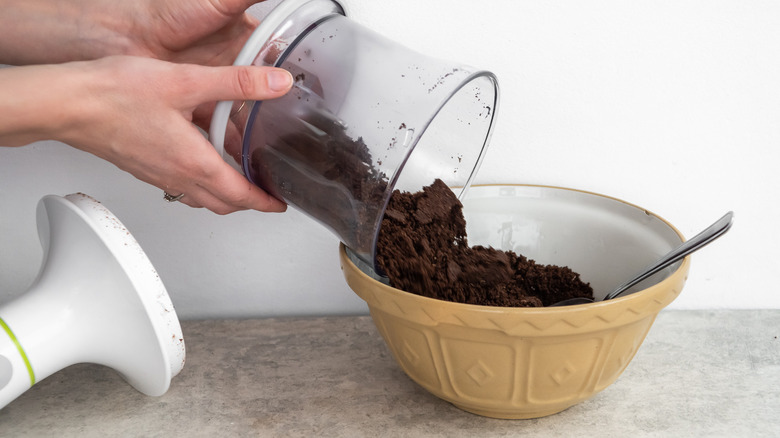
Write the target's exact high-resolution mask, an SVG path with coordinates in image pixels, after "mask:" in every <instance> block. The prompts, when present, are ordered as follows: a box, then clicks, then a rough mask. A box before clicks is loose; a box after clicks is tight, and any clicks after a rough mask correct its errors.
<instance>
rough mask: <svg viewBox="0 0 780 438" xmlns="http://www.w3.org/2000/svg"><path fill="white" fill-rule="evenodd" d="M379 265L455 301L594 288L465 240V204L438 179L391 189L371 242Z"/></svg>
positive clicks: (589, 293)
mask: <svg viewBox="0 0 780 438" xmlns="http://www.w3.org/2000/svg"><path fill="white" fill-rule="evenodd" d="M377 264H378V265H379V267H380V268H381V269H382V270H383V271H384V273H385V275H387V277H388V278H389V279H390V284H391V285H392V286H393V287H395V288H398V289H402V290H405V291H407V292H412V293H415V294H418V295H422V296H426V297H429V298H436V299H441V300H446V301H453V302H457V303H466V304H478V305H484V306H500V307H541V306H549V305H551V304H554V303H556V302H558V301H561V300H564V299H567V298H573V297H588V298H593V289H592V288H591V287H590V285H589V284H587V283H584V282H583V281H582V280H581V279H580V275H579V274H577V273H576V272H574V271H572V270H571V269H570V268H568V267H560V266H555V265H542V264H538V263H536V262H535V261H533V260H530V259H528V258H526V257H524V256H522V255H518V254H516V253H514V252H513V251H501V250H497V249H494V248H486V247H483V246H475V247H469V245H468V240H467V236H466V220H465V218H464V216H463V204H461V202H460V201H459V200H458V198H457V197H456V196H455V194H454V193H453V192H452V190H450V188H449V187H447V185H446V184H445V183H444V182H442V181H441V180H438V179H437V180H436V181H435V182H434V183H433V184H432V185H430V186H428V187H425V188H424V189H423V190H422V191H420V192H416V193H409V192H401V191H398V190H396V191H394V192H393V195H392V197H391V198H390V203H389V204H388V207H387V210H386V212H385V216H384V218H383V220H382V227H381V229H380V232H379V240H378V243H377Z"/></svg>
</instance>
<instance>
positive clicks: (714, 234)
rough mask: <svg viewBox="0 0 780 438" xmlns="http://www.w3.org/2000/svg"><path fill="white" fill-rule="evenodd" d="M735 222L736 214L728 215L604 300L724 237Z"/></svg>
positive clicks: (730, 213) (729, 213)
mask: <svg viewBox="0 0 780 438" xmlns="http://www.w3.org/2000/svg"><path fill="white" fill-rule="evenodd" d="M733 221H734V213H733V212H731V211H730V212H728V213H726V214H725V215H723V217H722V218H720V219H718V220H717V221H715V223H714V224H712V225H710V226H709V227H707V228H706V229H704V231H702V232H701V233H699V234H697V235H695V236H693V237H691V238H690V239H688V240H686V241H685V242H683V244H682V245H680V246H678V247H677V248H676V249H673V250H672V251H671V252H669V253H668V254H666V255H665V256H663V257H661V258H660V259H658V260H657V261H656V262H655V263H653V264H652V265H650V266H648V267H647V268H646V269H645V270H644V271H643V272H642V273H641V274H639V275H637V276H636V277H634V278H632V279H631V280H628V281H627V282H625V283H623V284H621V285H620V286H618V287H617V289H615V290H614V291H612V292H610V293H609V294H608V295H607V296H606V297H604V300H611V299H613V298H615V297H617V296H618V295H620V294H622V293H623V292H625V291H626V290H628V289H630V288H631V286H634V285H635V284H637V283H639V282H640V281H642V280H644V279H646V278H647V277H649V276H651V275H653V274H655V273H656V272H658V271H660V270H661V269H663V268H665V267H667V266H669V265H671V264H672V263H674V262H676V261H678V260H680V259H682V258H683V257H685V256H687V255H688V254H690V253H692V252H694V251H696V250H698V249H699V248H701V247H703V246H704V245H707V244H708V243H710V242H712V241H713V240H715V239H717V238H718V237H720V236H722V235H723V234H724V233H725V232H726V231H728V230H729V228H731V224H732V223H733Z"/></svg>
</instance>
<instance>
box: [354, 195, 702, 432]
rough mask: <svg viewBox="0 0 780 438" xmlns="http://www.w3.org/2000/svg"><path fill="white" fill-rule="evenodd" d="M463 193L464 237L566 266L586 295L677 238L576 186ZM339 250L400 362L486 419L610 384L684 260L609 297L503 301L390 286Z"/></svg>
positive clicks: (615, 281)
mask: <svg viewBox="0 0 780 438" xmlns="http://www.w3.org/2000/svg"><path fill="white" fill-rule="evenodd" d="M463 204H464V214H465V216H466V221H467V230H468V236H469V243H470V244H471V245H478V244H479V245H486V246H488V245H489V246H493V247H494V248H499V249H503V250H514V251H515V252H517V253H519V254H523V255H525V256H527V257H529V258H531V259H534V260H536V261H537V262H539V263H545V264H556V265H566V266H569V267H571V268H572V269H573V270H574V271H576V272H579V273H580V274H581V278H582V279H583V281H586V282H589V283H590V284H591V286H593V289H594V291H595V294H594V295H595V296H596V298H597V299H601V298H602V297H603V296H604V295H606V294H607V293H608V292H609V291H611V290H612V288H614V287H615V286H617V285H619V284H620V283H622V282H623V281H624V280H626V279H628V278H630V277H632V276H633V275H634V274H635V273H637V272H639V271H640V270H641V269H642V268H643V267H644V266H646V265H648V264H650V263H651V262H653V261H655V260H656V259H657V258H659V257H660V256H661V255H663V254H665V253H666V252H668V251H669V250H671V249H672V248H674V247H675V246H677V245H679V244H680V243H681V242H682V241H683V239H684V238H683V236H682V234H680V232H679V231H677V229H675V228H674V227H673V226H672V225H671V224H669V223H668V222H666V221H665V220H664V219H662V218H660V217H658V216H656V215H654V214H652V213H650V212H648V211H646V210H644V209H643V208H640V207H637V206H635V205H632V204H629V203H626V202H623V201H620V200H617V199H614V198H610V197H607V196H603V195H598V194H594V193H588V192H584V191H578V190H571V189H563V188H556V187H543V186H529V185H490V186H475V187H472V188H470V189H469V192H468V194H467V196H466V198H465V200H464V202H463ZM340 259H341V266H342V270H343V273H344V277H345V278H346V281H347V284H348V285H349V287H350V288H351V289H352V290H353V291H355V293H356V294H357V295H358V296H360V298H362V299H363V300H364V301H366V303H367V304H368V307H369V310H370V312H371V317H372V318H373V321H374V323H375V324H376V327H377V329H378V330H379V332H380V333H381V335H382V337H383V338H384V339H385V341H386V342H387V345H388V347H389V348H390V351H391V352H392V354H393V356H394V357H395V359H396V361H397V362H398V364H399V365H400V366H401V368H402V369H403V370H404V372H406V374H407V375H408V376H409V377H410V378H412V380H414V381H415V382H417V383H418V384H419V385H421V386H422V387H423V388H425V389H427V390H428V391H430V392H431V393H433V394H434V395H436V396H438V397H440V398H442V399H444V400H447V401H449V402H451V403H453V404H454V405H455V406H457V407H459V408H461V409H463V410H466V411H469V412H472V413H475V414H479V415H484V416H488V417H496V418H535V417H542V416H545V415H550V414H554V413H557V412H560V411H562V410H564V409H566V408H568V407H570V406H573V405H575V404H577V403H579V402H581V401H583V400H586V399H588V398H590V397H592V396H593V395H594V394H596V393H598V392H599V391H601V390H603V389H604V388H606V387H607V386H609V385H610V384H612V383H613V382H614V381H615V380H616V379H617V378H618V376H620V374H621V373H622V372H623V370H625V368H626V366H627V365H628V363H629V362H630V361H631V359H632V358H633V357H634V355H635V354H636V352H637V350H638V349H639V346H640V345H641V344H642V341H643V340H644V339H645V336H646V335H647V333H648V331H649V330H650V327H651V326H652V324H653V321H654V320H655V317H656V315H657V314H658V312H659V311H660V310H661V309H663V308H664V307H666V306H667V305H668V304H669V303H671V302H672V301H673V300H674V299H675V298H676V297H677V295H678V294H679V293H680V291H681V290H682V288H683V285H684V283H685V280H686V278H687V274H688V270H689V266H690V257H686V258H685V259H684V260H683V261H681V262H678V263H676V264H674V265H672V266H671V267H669V268H667V269H666V270H664V271H662V272H660V273H658V274H656V275H655V276H653V277H651V278H649V279H647V280H645V281H644V282H642V283H640V284H639V285H637V286H635V287H634V288H632V289H631V290H630V291H629V292H627V293H625V294H624V295H622V296H621V297H619V298H616V299H614V300H610V301H603V302H597V303H593V304H584V305H578V306H570V307H547V308H502V307H487V306H477V305H469V304H460V303H452V302H447V301H441V300H436V299H431V298H425V297H422V296H419V295H415V294H411V293H408V292H404V291H402V290H398V289H395V288H392V287H390V286H388V285H387V284H385V283H383V281H382V279H381V277H379V276H377V275H376V274H375V273H374V272H373V270H372V269H371V267H370V266H368V265H367V264H365V263H363V262H362V261H361V260H360V259H358V258H357V257H356V256H354V254H352V253H351V251H350V250H349V249H348V248H347V247H345V246H344V245H341V248H340Z"/></svg>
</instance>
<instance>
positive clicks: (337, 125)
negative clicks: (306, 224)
mask: <svg viewBox="0 0 780 438" xmlns="http://www.w3.org/2000/svg"><path fill="white" fill-rule="evenodd" d="M235 64H236V65H258V66H276V67H281V68H284V69H286V70H288V71H290V72H291V73H292V75H293V77H294V78H295V83H294V86H293V89H292V90H291V92H290V93H288V94H287V95H285V96H284V97H282V98H279V99H274V100H267V101H247V102H220V103H219V104H218V106H217V109H216V111H215V114H214V118H213V120H212V125H211V132H210V139H211V141H212V143H213V144H214V146H215V147H216V148H217V150H218V151H220V152H221V153H222V154H223V157H224V158H225V159H226V160H227V161H228V162H229V163H231V164H233V165H234V166H235V167H236V168H237V169H239V170H240V171H241V172H243V173H244V175H246V177H247V178H248V179H249V180H250V181H251V182H252V183H254V184H256V185H257V186H259V187H260V188H262V189H263V190H265V191H267V192H268V193H270V194H272V195H273V196H275V197H277V198H279V199H281V200H283V201H285V202H287V203H288V204H290V205H292V206H294V207H295V208H297V209H299V210H301V211H303V212H305V213H306V214H307V215H309V216H311V217H313V218H314V219H316V220H317V221H318V222H320V223H321V224H323V225H325V226H326V227H327V228H329V229H330V230H331V231H332V232H334V233H335V234H336V235H337V236H338V237H339V238H340V239H341V240H342V241H343V242H344V243H345V244H346V245H347V246H348V247H350V248H351V249H352V250H353V251H354V252H355V253H356V254H357V255H358V256H359V257H361V258H362V259H364V260H365V261H366V262H368V263H371V264H372V265H373V264H374V256H375V252H376V240H377V235H378V233H379V227H380V225H381V220H382V217H383V214H384V210H385V207H386V205H387V202H388V200H389V198H390V196H391V194H392V192H393V190H395V189H401V190H405V191H417V190H420V189H421V188H422V187H423V186H425V185H430V184H431V183H432V182H433V181H434V180H435V179H437V178H439V179H442V180H443V181H444V182H445V183H447V184H448V185H449V186H450V187H460V188H459V189H454V190H456V194H458V195H459V196H462V195H463V193H464V192H465V190H466V188H468V187H469V185H470V183H471V181H472V179H473V178H474V176H475V174H476V172H477V169H478V168H479V165H480V163H481V161H482V158H483V156H484V153H485V150H486V148H487V145H488V143H489V140H490V135H491V132H492V129H493V124H494V120H495V115H496V110H497V106H498V100H499V92H498V83H497V80H496V77H495V76H494V75H493V74H492V73H490V72H487V71H481V70H475V69H472V68H470V67H466V66H462V65H454V64H452V63H448V62H442V61H439V60H436V59H433V58H430V57H428V56H424V55H421V54H419V53H416V52H414V51H412V50H409V49H408V48H406V47H403V46H401V45H400V44H398V43H395V42H393V41H391V40H388V39H387V38H384V37H382V36H380V35H378V34H377V33H376V32H374V31H372V30H370V29H368V28H366V27H364V26H361V25H360V24H358V23H356V22H354V21H352V20H350V19H349V18H347V16H346V13H345V10H344V8H343V7H342V6H341V5H340V4H339V3H338V2H336V1H333V0H286V1H284V2H282V3H280V4H279V5H278V6H277V7H276V8H275V9H274V10H272V11H271V13H270V14H269V15H268V16H267V17H266V18H265V19H264V21H263V22H262V24H261V25H260V26H259V27H258V28H257V30H256V31H255V33H254V34H253V35H252V37H251V38H250V39H249V41H248V42H247V43H246V45H245V46H244V49H243V50H242V52H241V53H240V55H239V57H238V59H237V60H236V62H235Z"/></svg>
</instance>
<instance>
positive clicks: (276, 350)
mask: <svg viewBox="0 0 780 438" xmlns="http://www.w3.org/2000/svg"><path fill="white" fill-rule="evenodd" d="M182 327H183V331H184V337H185V341H186V343H187V363H186V365H185V367H184V370H183V371H182V372H181V373H180V374H179V375H178V376H176V377H175V378H174V379H173V381H172V384H171V388H170V390H169V391H168V392H167V393H166V394H165V395H163V396H161V397H148V396H144V395H142V394H141V393H139V392H136V391H135V390H134V389H133V388H132V387H131V386H129V385H128V384H126V383H125V382H124V380H122V379H121V377H119V375H118V374H117V373H116V372H115V371H113V370H111V369H108V368H105V367H101V366H97V365H89V364H80V365H74V366H72V367H69V368H67V369H65V370H62V371H60V372H58V373H55V374H54V375H52V376H51V377H49V378H48V379H45V380H44V381H42V382H40V383H38V384H36V385H35V386H34V387H32V388H31V389H29V390H28V391H27V392H25V393H24V394H23V395H22V396H20V397H19V398H17V399H16V400H14V401H13V402H11V403H10V404H9V405H8V406H6V407H5V408H4V409H2V410H0V436H3V437H5V436H8V437H25V436H30V437H48V436H52V437H54V436H56V437H62V436H68V437H70V436H78V437H92V436H95V437H104V436H121V437H136V436H137V437H157V436H159V437H179V436H182V437H200V436H210V437H223V436H225V437H228V436H230V437H232V436H273V437H275V436H284V437H287V436H293V437H295V436H306V437H309V436H311V437H315V436H317V437H319V436H347V437H348V436H356V437H369V436H370V437H378V436H392V437H415V436H432V437H437V436H440V437H459V436H468V437H471V436H479V437H493V436H526V435H528V436H535V437H545V436H584V437H588V436H599V437H626V436H633V437H637V436H657V437H679V436H707V437H713V436H717V437H769V436H775V437H776V436H780V414H778V412H780V339H778V336H780V310H756V311H752V310H750V311H749V310H716V311H683V310H665V311H663V312H661V314H660V315H659V317H658V319H657V320H656V322H655V324H654V326H653V327H652V329H651V330H650V333H649V335H648V336H647V339H646V340H645V342H644V344H643V345H642V347H641V348H640V349H639V352H638V353H637V355H636V357H635V358H634V360H633V361H632V362H631V364H629V366H628V368H627V370H626V371H625V372H624V373H623V375H622V376H621V377H620V378H619V379H618V381H617V382H616V383H615V384H613V385H612V386H610V387H608V388H607V389H606V390H604V391H603V392H601V393H599V394H597V395H596V396H594V397H593V398H592V399H590V400H588V401H585V402H583V403H580V404H579V405H576V406H574V407H572V408H569V409H568V410H566V411H563V412H561V413H559V414H556V415H552V416H549V417H545V418H539V419H534V420H496V419H490V418H483V417H480V416H476V415H473V414H469V413H466V412H463V411H461V410H459V409H457V408H455V407H454V406H452V405H450V404H449V403H447V402H444V401H442V400H440V399H438V398H436V397H434V396H432V395H430V394H429V393H428V392H426V391H425V390H423V389H422V388H420V387H419V386H417V385H416V384H415V383H414V382H412V381H411V380H410V379H409V378H407V377H406V375H405V374H404V373H403V372H402V371H401V370H400V368H399V367H398V366H397V365H396V363H395V361H394V360H393V358H392V357H391V356H390V353H389V351H388V349H387V347H386V346H385V344H384V342H383V341H382V339H381V337H380V336H379V334H378V332H377V331H376V329H375V328H374V325H373V323H372V321H371V319H370V317H367V316H358V317H323V318H278V319H254V320H209V321H184V322H183V323H182Z"/></svg>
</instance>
